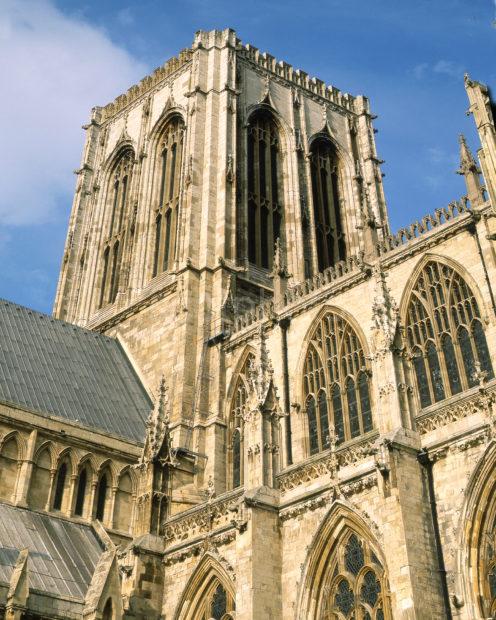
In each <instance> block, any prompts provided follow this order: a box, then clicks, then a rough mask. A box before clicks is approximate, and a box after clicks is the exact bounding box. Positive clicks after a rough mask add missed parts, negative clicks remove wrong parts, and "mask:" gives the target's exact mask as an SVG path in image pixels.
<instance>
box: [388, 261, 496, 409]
mask: <svg viewBox="0 0 496 620" xmlns="http://www.w3.org/2000/svg"><path fill="white" fill-rule="evenodd" d="M410 280H411V282H410V283H409V285H408V286H407V288H406V290H405V291H404V294H403V298H402V302H401V306H400V312H401V317H402V321H403V324H404V326H405V338H406V348H407V351H408V357H409V360H410V366H411V370H412V374H413V376H414V377H415V381H416V385H417V398H418V400H419V405H420V409H422V408H425V407H427V406H429V405H431V404H433V403H435V402H439V401H441V400H444V399H445V398H449V397H450V396H454V395H455V394H458V393H459V392H462V391H464V390H467V389H469V388H471V387H474V386H475V385H476V384H477V382H478V379H477V374H476V372H477V370H482V371H484V372H485V373H486V377H487V378H488V379H491V378H493V377H494V370H493V366H492V362H491V357H490V354H489V349H488V346H487V341H486V336H485V324H486V318H487V317H484V312H485V306H484V304H483V303H482V301H481V296H480V292H479V290H478V287H477V286H476V284H475V283H474V282H472V279H471V278H470V276H468V274H466V273H465V270H463V269H461V268H460V266H459V265H458V264H457V263H456V262H455V261H452V260H451V259H446V258H444V257H437V256H434V255H427V256H425V257H423V258H422V259H421V260H420V261H419V263H418V264H417V267H416V268H415V270H414V272H413V276H412V278H411V279H410ZM481 310H482V312H481Z"/></svg>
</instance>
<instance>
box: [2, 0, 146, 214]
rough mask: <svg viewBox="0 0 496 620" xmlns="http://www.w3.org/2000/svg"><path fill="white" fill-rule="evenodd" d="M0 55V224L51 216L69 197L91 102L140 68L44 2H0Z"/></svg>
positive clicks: (129, 80) (113, 92)
mask: <svg viewBox="0 0 496 620" xmlns="http://www.w3.org/2000/svg"><path fill="white" fill-rule="evenodd" d="M0 57H1V58H2V62H1V63H0V83H1V84H2V97H1V98H0V135H1V136H2V151H1V154H0V188H1V191H0V223H1V224H3V225H25V224H30V223H31V224H34V223H42V222H46V221H51V220H52V219H54V218H55V216H56V215H57V209H56V205H57V200H59V203H60V198H61V197H64V199H65V200H67V197H68V196H69V200H70V193H71V192H72V191H73V188H74V184H75V179H74V176H73V174H72V170H73V169H74V168H77V167H78V166H79V161H80V156H81V151H82V146H83V140H84V132H83V130H82V129H81V124H83V123H85V122H86V121H87V120H88V118H89V114H90V110H91V108H92V107H93V106H94V105H104V104H105V103H107V102H109V101H111V100H112V99H113V98H114V97H115V96H117V95H118V94H119V93H120V92H123V91H124V90H126V89H127V88H128V87H129V86H130V85H131V84H133V83H134V82H136V81H138V80H139V79H140V78H141V77H143V75H145V74H146V72H147V68H146V67H145V66H144V65H142V64H141V63H140V62H139V61H137V60H136V59H134V58H133V57H132V56H131V55H130V54H129V53H128V52H127V51H125V50H123V49H121V48H119V47H118V46H116V45H115V44H114V43H112V41H111V40H110V39H109V37H108V36H107V34H106V33H105V32H104V31H102V30H99V29H97V28H96V27H94V26H92V25H91V24H89V23H87V22H85V21H83V20H82V19H81V18H80V17H73V16H67V15H65V14H63V13H62V12H60V11H59V10H58V9H57V8H56V7H55V6H54V4H53V3H52V2H51V1H50V0H23V1H22V2H18V1H17V0H1V2H0Z"/></svg>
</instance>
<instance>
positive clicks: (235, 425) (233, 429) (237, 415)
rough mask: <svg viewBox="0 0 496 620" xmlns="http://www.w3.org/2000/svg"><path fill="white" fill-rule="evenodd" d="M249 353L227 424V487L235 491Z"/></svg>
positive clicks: (238, 481)
mask: <svg viewBox="0 0 496 620" xmlns="http://www.w3.org/2000/svg"><path fill="white" fill-rule="evenodd" d="M254 359H255V358H254V356H253V354H252V353H250V354H249V355H248V356H247V358H246V360H245V362H244V364H243V367H242V368H241V371H240V372H239V374H238V377H237V379H236V384H235V387H234V393H233V396H232V400H231V409H230V412H229V423H228V438H227V449H228V464H227V465H228V466H227V469H228V473H227V479H228V487H229V488H232V489H236V488H237V487H240V486H242V485H243V459H244V447H243V438H244V417H245V414H246V402H247V399H248V372H249V368H250V364H252V363H253V361H254Z"/></svg>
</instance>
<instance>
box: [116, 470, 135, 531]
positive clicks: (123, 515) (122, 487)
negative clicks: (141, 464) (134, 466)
mask: <svg viewBox="0 0 496 620" xmlns="http://www.w3.org/2000/svg"><path fill="white" fill-rule="evenodd" d="M132 511H133V484H132V481H131V476H130V475H129V473H128V472H124V474H123V475H122V476H121V477H120V480H119V485H118V487H117V491H116V494H115V507H114V523H113V526H114V528H115V529H116V530H121V531H122V532H128V531H129V528H130V527H131V515H132Z"/></svg>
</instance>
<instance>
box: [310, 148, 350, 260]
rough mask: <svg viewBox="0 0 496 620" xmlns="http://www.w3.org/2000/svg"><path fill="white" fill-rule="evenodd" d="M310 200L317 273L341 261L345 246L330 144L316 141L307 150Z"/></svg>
mask: <svg viewBox="0 0 496 620" xmlns="http://www.w3.org/2000/svg"><path fill="white" fill-rule="evenodd" d="M310 169H311V173H312V198H313V214H314V222H315V239H316V242H317V259H318V264H319V271H323V270H324V269H326V268H327V267H331V266H332V265H334V264H335V263H336V262H338V261H340V260H343V259H344V258H345V255H346V245H345V239H344V232H343V223H342V214H341V206H340V195H339V170H338V159H337V155H336V151H335V148H334V146H333V144H332V142H331V141H330V140H329V139H327V138H317V139H316V140H314V141H313V143H312V145H311V148H310Z"/></svg>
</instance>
